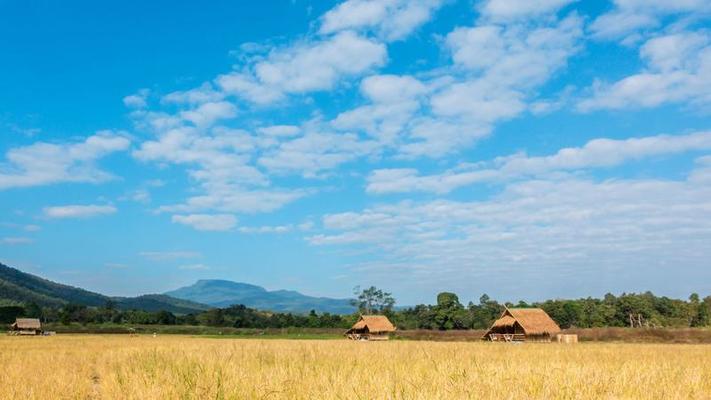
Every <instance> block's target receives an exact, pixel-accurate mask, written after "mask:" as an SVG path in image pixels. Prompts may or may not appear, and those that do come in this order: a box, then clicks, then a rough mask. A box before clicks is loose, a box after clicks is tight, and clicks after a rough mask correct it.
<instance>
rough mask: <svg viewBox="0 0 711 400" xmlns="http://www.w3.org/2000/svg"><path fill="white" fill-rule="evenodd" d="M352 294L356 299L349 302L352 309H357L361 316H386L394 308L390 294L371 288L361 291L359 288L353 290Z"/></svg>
mask: <svg viewBox="0 0 711 400" xmlns="http://www.w3.org/2000/svg"><path fill="white" fill-rule="evenodd" d="M353 294H355V295H356V296H357V297H356V298H355V299H353V300H352V301H351V304H352V305H353V306H354V307H357V308H358V311H360V312H361V313H362V314H374V313H378V314H387V313H390V312H391V311H392V309H393V307H394V306H395V298H394V297H393V296H392V294H391V293H388V292H385V291H383V290H381V289H378V288H376V287H375V286H371V287H369V288H367V289H364V290H361V289H360V286H356V287H355V288H354V289H353Z"/></svg>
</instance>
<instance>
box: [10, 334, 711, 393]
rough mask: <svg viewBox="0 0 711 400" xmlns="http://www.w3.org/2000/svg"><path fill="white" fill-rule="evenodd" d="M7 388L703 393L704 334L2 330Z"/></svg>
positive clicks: (707, 366) (710, 373)
mask: <svg viewBox="0 0 711 400" xmlns="http://www.w3.org/2000/svg"><path fill="white" fill-rule="evenodd" d="M0 366H1V368H2V370H1V372H0V397H2V398H7V399H488V398H497V399H711V346H709V345H653V344H579V345H559V344H525V345H507V344H496V343H451V342H449V343H442V342H415V341H390V342H382V343H364V342H349V341H346V340H303V341H300V340H257V339H208V338H194V337H188V336H158V337H156V338H153V337H150V336H145V337H128V336H109V335H106V336H98V335H97V336H89V335H85V336H78V335H77V336H61V335H59V336H53V337H37V338H21V337H0Z"/></svg>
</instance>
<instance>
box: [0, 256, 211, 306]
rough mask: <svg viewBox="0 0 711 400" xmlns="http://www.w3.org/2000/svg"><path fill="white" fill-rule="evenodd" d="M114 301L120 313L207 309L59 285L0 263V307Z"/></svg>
mask: <svg viewBox="0 0 711 400" xmlns="http://www.w3.org/2000/svg"><path fill="white" fill-rule="evenodd" d="M108 301H112V302H114V304H116V307H118V308H120V309H124V310H132V309H136V310H144V311H160V310H165V311H170V312H172V313H175V314H188V313H193V312H199V311H204V310H207V309H209V308H210V307H209V306H207V305H204V304H198V303H195V302H192V301H186V300H182V299H176V298H172V297H170V296H166V295H161V294H149V295H143V296H138V297H109V296H104V295H102V294H99V293H94V292H90V291H88V290H84V289H80V288H76V287H73V286H68V285H63V284H61V283H56V282H52V281H50V280H47V279H43V278H40V277H38V276H36V275H32V274H28V273H26V272H22V271H20V270H18V269H15V268H11V267H8V266H7V265H4V264H2V263H0V304H13V303H15V304H22V303H24V304H29V303H36V304H38V305H40V306H45V307H61V306H62V305H64V304H68V303H75V304H82V305H85V306H90V307H99V306H103V305H105V304H106V303H107V302H108Z"/></svg>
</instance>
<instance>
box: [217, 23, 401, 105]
mask: <svg viewBox="0 0 711 400" xmlns="http://www.w3.org/2000/svg"><path fill="white" fill-rule="evenodd" d="M386 56H387V52H386V49H385V46H384V45H383V44H381V43H378V42H376V41H373V40H370V39H367V38H364V37H362V36H358V35H357V34H355V33H353V32H348V31H347V32H342V33H339V34H337V35H335V36H333V37H330V38H328V39H325V40H323V41H316V42H306V43H301V44H296V45H293V46H291V47H287V48H283V49H279V50H274V51H272V52H271V53H269V56H268V57H267V58H266V59H264V60H261V61H258V62H256V63H255V64H254V65H251V66H249V68H248V70H247V71H239V72H233V73H231V74H227V75H221V76H219V77H218V78H217V80H216V82H217V85H218V86H219V87H220V88H221V89H222V90H223V91H224V92H225V93H228V94H231V95H235V96H238V97H241V98H243V99H246V100H249V101H251V102H254V103H258V104H267V103H272V102H274V101H278V100H280V99H282V98H283V97H284V95H285V94H288V93H297V94H298V93H306V92H311V91H320V90H329V89H332V88H333V87H334V86H335V85H336V83H337V82H338V81H339V79H340V78H342V77H347V76H353V75H358V74H362V73H364V72H366V71H368V70H370V69H371V68H374V67H377V66H380V65H383V64H384V63H385V59H386Z"/></svg>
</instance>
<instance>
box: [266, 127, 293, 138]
mask: <svg viewBox="0 0 711 400" xmlns="http://www.w3.org/2000/svg"><path fill="white" fill-rule="evenodd" d="M259 133H261V134H264V135H267V136H276V137H290V136H297V135H298V134H299V133H301V128H299V127H298V126H294V125H273V126H265V127H263V128H259Z"/></svg>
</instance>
